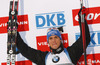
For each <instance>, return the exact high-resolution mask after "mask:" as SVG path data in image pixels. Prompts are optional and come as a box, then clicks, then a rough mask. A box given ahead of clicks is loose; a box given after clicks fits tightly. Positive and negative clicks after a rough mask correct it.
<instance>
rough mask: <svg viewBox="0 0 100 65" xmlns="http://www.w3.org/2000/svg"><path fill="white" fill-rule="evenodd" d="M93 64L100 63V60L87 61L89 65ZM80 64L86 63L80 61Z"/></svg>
mask: <svg viewBox="0 0 100 65" xmlns="http://www.w3.org/2000/svg"><path fill="white" fill-rule="evenodd" d="M93 63H100V60H92V59H88V60H87V64H88V65H92V64H93ZM78 64H79V65H81V64H84V61H81V62H79V61H78Z"/></svg>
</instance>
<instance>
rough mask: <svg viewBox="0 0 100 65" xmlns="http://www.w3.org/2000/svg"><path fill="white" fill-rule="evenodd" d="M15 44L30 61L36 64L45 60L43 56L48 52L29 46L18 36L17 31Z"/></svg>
mask: <svg viewBox="0 0 100 65" xmlns="http://www.w3.org/2000/svg"><path fill="white" fill-rule="evenodd" d="M16 45H17V48H18V50H19V52H20V53H21V54H22V55H23V56H24V57H26V58H27V59H29V60H31V61H32V62H34V63H36V64H38V63H42V62H45V56H46V54H47V53H48V52H42V51H39V50H36V49H33V48H31V47H29V46H28V45H27V44H26V43H25V42H24V41H23V40H22V38H21V37H20V34H19V33H18V32H17V40H16Z"/></svg>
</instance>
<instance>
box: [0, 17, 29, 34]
mask: <svg viewBox="0 0 100 65" xmlns="http://www.w3.org/2000/svg"><path fill="white" fill-rule="evenodd" d="M8 20H9V17H1V18H0V34H1V33H7V22H8ZM17 23H18V31H29V21H28V15H19V16H18V22H17Z"/></svg>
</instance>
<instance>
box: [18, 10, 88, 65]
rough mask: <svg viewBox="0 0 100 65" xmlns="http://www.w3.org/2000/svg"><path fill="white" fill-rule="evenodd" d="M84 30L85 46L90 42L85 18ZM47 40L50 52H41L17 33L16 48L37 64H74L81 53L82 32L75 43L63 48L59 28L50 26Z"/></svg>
mask: <svg viewBox="0 0 100 65" xmlns="http://www.w3.org/2000/svg"><path fill="white" fill-rule="evenodd" d="M81 11H82V9H80V11H79V14H78V15H79V23H81V22H80V19H81V16H80V12H81ZM83 11H84V10H83ZM80 27H81V25H80ZM80 29H81V28H80ZM80 31H81V30H80ZM85 31H86V47H87V46H88V44H89V42H90V34H89V29H88V25H87V22H86V20H85ZM81 33H82V31H81ZM47 42H48V44H49V47H50V52H48V51H46V52H42V51H39V50H36V49H33V48H30V47H29V46H28V45H27V44H25V42H24V41H23V40H22V38H21V37H20V35H19V33H18V35H17V48H18V49H19V52H20V53H21V54H22V55H23V56H24V57H26V58H27V59H29V60H31V61H32V62H34V63H36V64H37V65H67V64H68V65H70V64H74V65H76V64H77V61H78V60H79V58H80V57H81V56H82V54H83V43H82V34H80V38H79V39H78V40H77V41H76V42H75V43H73V45H72V46H69V47H67V48H64V47H63V43H62V37H61V34H60V32H59V30H57V29H56V28H50V29H48V32H47Z"/></svg>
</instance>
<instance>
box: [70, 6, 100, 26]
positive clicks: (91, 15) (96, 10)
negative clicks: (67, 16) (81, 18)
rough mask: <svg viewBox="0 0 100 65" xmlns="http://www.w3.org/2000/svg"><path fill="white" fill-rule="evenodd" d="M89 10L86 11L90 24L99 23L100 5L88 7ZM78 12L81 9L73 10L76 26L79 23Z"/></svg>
mask: <svg viewBox="0 0 100 65" xmlns="http://www.w3.org/2000/svg"><path fill="white" fill-rule="evenodd" d="M87 10H88V11H87V13H86V20H87V23H88V24H99V23H100V7H92V8H87ZM78 12H79V9H73V10H72V14H73V25H74V26H77V25H79V23H78Z"/></svg>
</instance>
